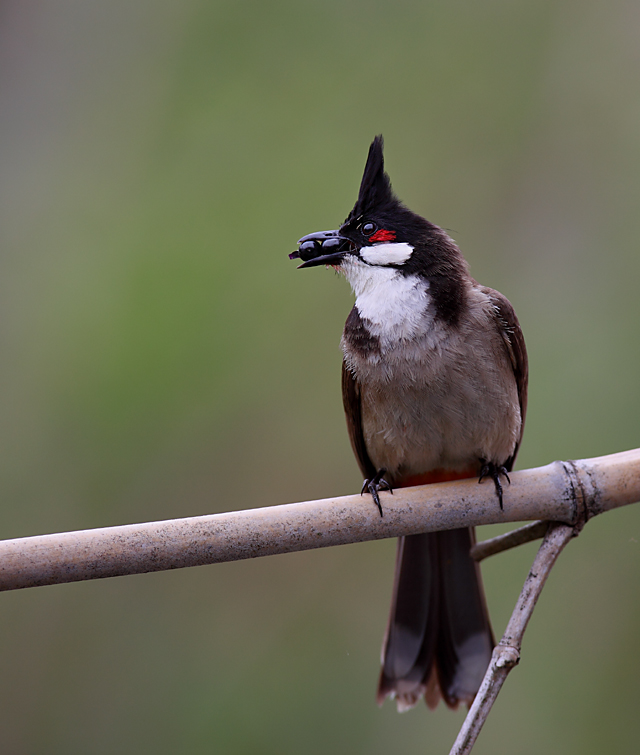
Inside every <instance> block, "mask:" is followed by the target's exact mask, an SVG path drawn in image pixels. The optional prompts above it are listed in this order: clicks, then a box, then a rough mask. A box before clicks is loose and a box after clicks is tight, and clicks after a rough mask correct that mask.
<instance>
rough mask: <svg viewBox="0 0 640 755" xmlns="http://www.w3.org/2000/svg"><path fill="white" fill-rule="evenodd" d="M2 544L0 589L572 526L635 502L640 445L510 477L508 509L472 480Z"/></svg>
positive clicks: (638, 488) (638, 497)
mask: <svg viewBox="0 0 640 755" xmlns="http://www.w3.org/2000/svg"><path fill="white" fill-rule="evenodd" d="M381 498H382V505H383V511H384V516H383V517H380V515H379V514H378V511H377V509H376V507H375V506H374V505H373V504H372V503H371V499H370V496H367V495H365V496H359V495H355V496H345V497H343V498H327V499H325V500H321V501H307V502H304V503H295V504H288V505H284V506H272V507H269V508H258V509H249V510H246V511H236V512H231V513H227V514H215V515H212V516H201V517H193V518H190V519H173V520H170V521H164V522H149V523H145V524H130V525H124V526H121V527H109V528H103V529H95V530H84V531H81V532H66V533H62V534H56V535H42V536H38V537H28V538H22V539H18V540H5V541H1V542H0V590H15V589H20V588H24V587H35V586H38V585H51V584H59V583H62V582H78V581H81V580H86V579H99V578H103V577H115V576H120V575H124V574H142V573H144V572H153V571H163V570H166V569H180V568H183V567H187V566H199V565H202V564H212V563H220V562H223V561H238V560H241V559H245V558H255V557H257V556H268V555H272V554H275V553H287V552H292V551H300V550H308V549H312V548H323V547H326V546H330V545H343V544H345V543H355V542H360V541H365V540H379V539H381V538H387V537H398V536H399V535H410V534H415V533H419V532H435V531H439V530H447V529H455V528H457V527H472V526H475V525H480V524H495V523H499V522H516V521H526V520H530V519H545V520H553V521H560V522H566V523H567V524H571V525H574V524H575V523H576V522H577V520H578V516H579V513H580V512H583V511H584V512H586V518H590V517H592V516H595V515H596V514H599V513H602V512H603V511H607V510H608V509H612V508H616V507H618V506H626V505H628V504H630V503H635V502H636V501H639V500H640V449H636V450H634V451H627V452H624V453H620V454H613V455H611V456H602V457H599V458H596V459H585V460H582V461H579V462H554V463H553V464H549V465H547V466H546V467H539V468H538V469H526V470H523V471H521V472H515V473H513V474H512V475H511V485H510V486H509V488H508V489H507V490H506V491H505V499H504V511H502V510H500V508H499V507H498V506H497V505H496V498H495V493H494V488H493V486H492V485H490V484H485V485H478V483H477V481H476V480H464V481H460V482H447V483H442V484H438V485H422V486H419V487H415V488H403V489H400V490H397V491H395V493H394V495H390V494H389V493H382V495H381Z"/></svg>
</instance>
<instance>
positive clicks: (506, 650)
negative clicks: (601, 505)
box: [450, 523, 577, 755]
mask: <svg viewBox="0 0 640 755" xmlns="http://www.w3.org/2000/svg"><path fill="white" fill-rule="evenodd" d="M575 534H577V533H576V531H575V530H574V528H573V527H568V526H567V525H566V524H558V523H551V524H550V525H549V529H548V531H547V534H546V535H545V536H544V540H543V541H542V545H541V546H540V549H539V550H538V553H537V555H536V557H535V560H534V562H533V565H532V567H531V570H530V572H529V574H528V575H527V578H526V580H525V583H524V587H523V588H522V592H521V593H520V597H519V598H518V602H517V603H516V606H515V608H514V609H513V613H512V614H511V619H510V620H509V623H508V624H507V628H506V629H505V632H504V635H503V637H502V639H501V640H500V642H499V643H498V644H497V645H496V647H495V648H494V650H493V656H492V658H491V663H490V664H489V668H488V669H487V673H486V674H485V677H484V679H483V680H482V685H481V686H480V689H479V691H478V694H477V695H476V697H475V700H474V701H473V704H472V706H471V708H470V709H469V713H468V714H467V717H466V718H465V721H464V724H463V725H462V728H461V729H460V733H459V734H458V736H457V738H456V741H455V742H454V745H453V748H452V749H451V752H450V755H468V753H470V752H471V748H472V747H473V745H474V744H475V741H476V739H477V738H478V734H479V733H480V730H481V729H482V726H483V725H484V722H485V721H486V719H487V716H488V715H489V712H490V711H491V707H492V706H493V703H494V702H495V700H496V698H497V697H498V693H499V692H500V689H501V688H502V685H503V684H504V682H505V680H506V678H507V675H508V674H509V672H510V671H511V669H512V668H513V667H514V666H516V665H517V664H518V663H519V661H520V648H521V646H522V637H523V635H524V632H525V629H526V628H527V624H528V623H529V619H530V618H531V614H532V613H533V609H534V608H535V605H536V603H537V601H538V597H539V596H540V593H541V592H542V588H543V587H544V583H545V582H546V581H547V577H548V576H549V572H550V571H551V569H552V567H553V565H554V564H555V562H556V559H557V558H558V556H559V555H560V552H561V551H562V549H563V548H564V546H565V545H566V544H567V543H568V542H569V540H571V538H572V537H574V535H575Z"/></svg>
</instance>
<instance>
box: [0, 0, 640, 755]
mask: <svg viewBox="0 0 640 755" xmlns="http://www.w3.org/2000/svg"><path fill="white" fill-rule="evenodd" d="M639 29H640V13H639V11H638V5H637V4H636V3H632V2H627V1H625V0H610V2H607V3H605V2H602V1H601V2H596V1H594V0H582V1H581V2H577V0H573V2H572V1H571V0H563V1H561V0H556V1H554V2H544V1H540V0H487V1H486V2H482V3H478V2H471V0H466V1H458V0H454V1H451V0H449V1H447V2H445V0H437V1H434V2H415V1H409V0H407V1H404V0H399V1H396V2H363V1H360V2H358V1H357V0H346V1H345V0H340V2H337V1H336V0H325V2H322V3H320V2H308V1H300V2H293V1H292V0H290V1H287V0H275V1H272V2H269V3H267V2H255V1H254V2H196V1H195V0H185V1H183V2H163V1H160V0H153V2H152V1H151V0H135V1H133V2H132V1H130V0H128V1H127V2H124V0H110V2H97V3H85V2H76V1H73V2H72V1H71V0H57V2H55V3H47V2H34V1H31V0H28V1H27V2H23V1H22V0H20V1H18V0H13V2H3V3H2V4H1V5H0V165H1V167H0V236H1V239H0V240H1V245H0V349H1V353H2V359H1V363H0V376H1V383H0V386H1V389H0V447H1V450H2V453H0V500H1V502H2V506H1V508H0V537H3V538H11V537H19V536H24V535H31V534H40V533H45V532H56V531H62V530H73V529H81V528H87V527H96V526H104V525H111V524H122V523H127V522H138V521H148V520H154V519H164V518H172V517H183V516H191V515H198V514H205V513H212V512H216V511H225V510H229V509H241V508H247V507H254V506H262V505H271V504H277V503H284V502H290V501H296V500H305V499H312V498H317V497H323V496H331V495H340V494H347V493H353V492H355V491H357V490H358V488H359V485H360V482H361V480H360V475H359V472H358V470H357V466H356V464H355V461H354V460H353V458H352V454H351V450H350V448H349V444H348V440H347V435H346V431H345V427H344V420H343V417H342V408H341V400H340V360H341V355H340V351H339V347H338V342H339V337H340V332H341V328H342V324H343V322H344V319H345V317H346V314H347V312H348V310H349V308H350V306H351V294H350V292H349V289H348V286H347V285H346V283H345V282H344V281H343V280H340V279H336V278H335V276H334V275H333V274H332V273H330V272H327V271H325V270H310V271H296V269H295V263H293V262H291V261H289V260H288V258H287V254H288V252H290V251H292V250H293V249H294V248H295V243H296V240H297V239H298V238H299V237H300V236H302V235H303V234H305V233H309V232H311V231H316V230H325V229H329V228H335V227H336V226H337V225H338V224H339V223H340V222H341V221H342V219H343V218H344V217H345V216H346V214H347V213H348V212H349V210H350V209H351V206H352V205H353V202H354V200H355V197H356V194H357V189H358V185H359V180H360V177H361V173H362V168H363V166H364V161H365V157H366V153H367V148H368V145H369V142H370V140H371V139H372V137H373V136H374V135H375V134H376V133H380V132H382V133H383V134H384V136H385V139H386V161H387V168H388V170H389V173H390V175H391V178H392V181H393V183H394V187H395V189H396V191H397V192H398V194H399V195H400V197H401V198H402V199H403V200H404V201H405V202H406V203H407V204H408V205H409V206H410V207H411V208H412V209H414V210H416V211H417V212H420V213H422V214H424V215H426V216H427V217H428V218H429V219H430V220H432V221H433V222H436V223H438V224H439V225H442V226H443V227H446V228H448V229H451V233H452V235H453V236H454V237H455V238H456V240H457V241H458V243H459V244H460V246H461V248H462V249H463V252H464V253H465V255H466V257H467V259H468V260H469V263H470V265H471V270H472V273H473V275H474V276H475V277H476V278H478V279H479V280H480V281H481V282H482V283H484V284H486V285H490V286H492V287H494V288H498V289H499V290H501V291H502V292H504V293H505V294H506V295H507V296H508V297H509V299H510V300H511V301H512V303H513V304H514V306H515V308H516V311H517V312H518V314H519V317H520V321H521V323H522V326H523V329H524V332H525V336H526V339H527V344H528V348H529V357H530V364H531V382H530V401H529V416H528V420H527V428H526V432H525V437H524V443H523V446H522V450H521V453H520V457H519V460H518V463H519V466H520V467H525V466H526V467H528V466H536V465H541V464H546V463H548V462H550V461H552V460H554V459H558V458H560V459H568V458H581V457H588V456H597V455H600V454H606V453H613V452H616V451H621V450H625V449H628V448H633V447H636V446H638V445H640V429H639V427H640V391H639V390H638V376H639V373H640V342H639V338H638V324H639V319H640V318H639V315H640V303H639V297H638V294H637V291H638V281H639V279H640V255H639V254H638V239H639V238H640V211H639V209H638V208H639V205H640V95H639V92H640V88H639V86H638V73H639V67H640V53H639V50H640V32H639ZM484 534H486V532H485V533H484ZM639 541H640V510H636V507H629V508H628V509H626V510H620V511H616V512H612V513H609V514H607V515H606V516H603V517H602V518H601V519H600V520H596V521H594V522H592V523H590V524H589V525H588V527H587V528H586V530H585V532H584V533H583V535H582V536H581V537H580V538H579V540H577V541H575V542H573V543H571V545H570V546H569V547H568V549H567V551H566V552H565V554H564V555H563V556H562V557H561V559H560V561H559V563H558V565H557V566H556V568H555V570H554V572H553V574H552V577H551V580H550V582H549V584H548V586H547V588H546V590H545V592H544V593H543V596H542V598H541V601H540V604H539V606H538V609H537V611H536V613H535V615H534V618H533V620H532V622H531V625H530V628H529V632H528V635H527V637H526V638H525V644H524V649H523V651H524V657H523V661H522V663H521V665H520V667H519V668H518V669H517V670H516V671H514V673H513V674H512V675H511V677H510V678H509V680H508V682H507V684H506V687H505V688H504V690H503V693H502V695H501V697H500V699H499V701H498V703H497V705H496V708H495V710H494V712H493V714H492V715H491V717H490V719H489V722H488V723H487V725H486V727H485V729H484V731H483V732H482V734H481V737H480V740H479V742H478V745H477V748H476V750H475V751H474V752H477V753H478V755H480V754H481V753H485V754H490V755H500V754H502V753H505V754H507V753H509V754H512V753H515V752H517V753H523V754H528V753H531V754H533V753H540V752H544V753H581V754H588V753H594V754H598V755H600V754H601V753H603V752H616V753H618V752H620V753H621V752H635V751H637V740H638V736H639V735H640V723H639V719H638V715H637V709H638V704H639V702H640V682H639V679H640V653H639V652H638V636H639V635H640V605H639V601H638V598H637V595H638V590H639V588H640V574H639V570H640V545H639ZM534 552H535V546H533V545H529V546H527V547H525V548H522V549H520V550H519V551H518V552H516V553H510V554H506V555H502V556H499V557H496V558H494V559H492V560H491V561H490V563H487V564H486V566H485V567H484V574H485V581H486V589H487V593H488V598H489V603H490V606H491V610H492V615H493V617H494V624H495V628H496V631H497V632H498V633H500V632H501V631H502V629H503V628H504V625H505V622H506V620H507V617H508V615H509V613H510V610H511V607H512V605H513V603H514V602H515V599H516V596H517V594H518V592H519V589H520V586H521V584H522V581H523V580H524V577H525V575H526V573H527V569H528V566H529V564H530V561H531V559H532V558H533V554H534ZM393 555H394V544H393V542H390V541H389V542H379V543H370V544H361V545H356V546H350V547H341V548H334V549H329V550H324V551H319V552H312V553H305V554H296V555H289V556H278V557H272V558H267V559H262V560H256V561H253V562H244V563H237V564H225V565H219V566H212V567H203V568H198V569H190V570H184V571H179V572H173V573H164V574H154V575H145V576H137V577H124V578H118V579H111V580H105V581H99V582H93V583H83V584H76V585H63V586H57V587H45V588H38V589H33V590H26V591H19V592H15V593H7V594H4V595H2V597H1V604H2V612H1V614H0V615H1V617H2V620H1V621H0V668H1V669H2V674H1V677H0V680H1V681H0V750H1V751H2V752H3V753H9V754H10V755H14V754H15V755H21V754H23V753H24V754H25V755H32V754H33V755H38V754H40V753H42V754H43V755H56V754H57V753H61V754H62V753H64V754H65V755H75V754H76V753H77V754H78V755H81V754H82V755H84V754H86V753H92V754H93V753H96V754H98V753H99V754H102V753H105V754H110V753H146V752H153V753H177V752H179V753H218V752H219V753H267V754H270V753H274V754H276V753H278V754H279V753H285V754H286V753H327V752H334V753H371V754H374V753H388V752H394V753H402V754H404V753H418V752H419V753H423V752H427V753H436V754H437V753H445V752H448V748H449V746H450V744H451V742H452V741H453V739H454V738H455V734H456V731H457V729H458V727H459V725H460V723H461V720H462V716H463V713H462V711H458V712H457V713H452V712H450V711H448V710H446V709H444V708H443V707H440V708H439V709H438V710H437V711H436V712H435V713H431V712H428V711H427V710H426V708H425V707H424V706H423V705H420V706H418V708H416V709H415V710H413V711H411V712H410V713H407V714H405V715H402V716H399V715H398V714H397V713H396V711H395V707H394V705H393V704H391V703H387V704H386V705H385V706H384V707H383V708H382V709H381V710H380V709H378V708H377V707H376V705H375V703H374V691H375V684H376V679H377V673H378V655H379V647H380V641H381V637H382V631H383V628H384V624H385V621H386V615H387V610H388V600H389V595H390V590H391V579H392V571H393V569H392V564H393Z"/></svg>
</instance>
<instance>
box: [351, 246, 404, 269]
mask: <svg viewBox="0 0 640 755" xmlns="http://www.w3.org/2000/svg"><path fill="white" fill-rule="evenodd" d="M412 253H413V247H412V246H411V244H405V243H404V242H402V243H399V244H374V245H373V246H363V247H362V249H360V257H361V258H362V259H363V260H364V261H365V262H368V263H369V264H370V265H401V264H402V263H403V262H406V261H407V260H408V259H409V257H411V254H412Z"/></svg>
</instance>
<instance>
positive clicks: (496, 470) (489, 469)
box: [478, 461, 511, 511]
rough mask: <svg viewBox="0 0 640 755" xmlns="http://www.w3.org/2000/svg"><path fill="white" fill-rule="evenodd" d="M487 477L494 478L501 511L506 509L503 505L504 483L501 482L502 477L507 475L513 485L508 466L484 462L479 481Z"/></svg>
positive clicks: (508, 480)
mask: <svg viewBox="0 0 640 755" xmlns="http://www.w3.org/2000/svg"><path fill="white" fill-rule="evenodd" d="M485 477H491V479H492V480H493V484H494V485H495V486H496V495H497V496H498V502H499V504H500V511H504V506H503V505H502V483H501V482H500V477H506V479H507V482H508V483H509V485H511V480H510V479H509V473H508V472H507V469H506V467H503V466H501V465H498V464H495V463H494V462H492V461H489V462H484V463H483V465H482V469H481V470H480V478H479V479H478V482H482V481H483V480H484V479H485Z"/></svg>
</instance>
